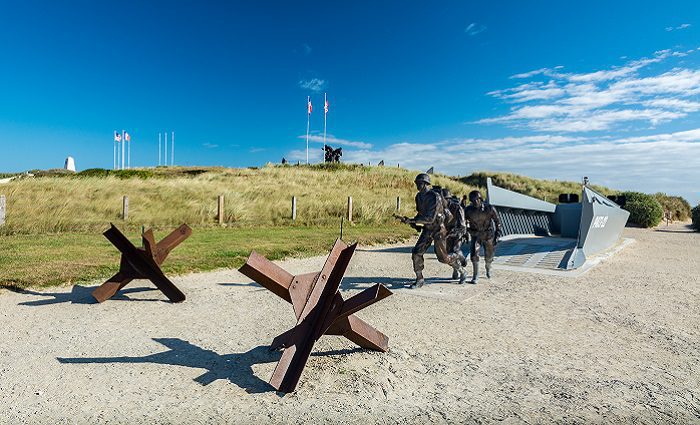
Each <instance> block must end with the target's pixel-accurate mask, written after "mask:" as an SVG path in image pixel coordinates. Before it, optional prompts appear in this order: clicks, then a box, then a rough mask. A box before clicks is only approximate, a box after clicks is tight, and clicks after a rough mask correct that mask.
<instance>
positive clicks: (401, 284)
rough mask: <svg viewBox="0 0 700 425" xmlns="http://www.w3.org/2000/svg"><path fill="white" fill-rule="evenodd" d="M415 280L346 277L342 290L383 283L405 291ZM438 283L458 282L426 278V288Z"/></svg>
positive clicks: (442, 278) (364, 287) (391, 287)
mask: <svg viewBox="0 0 700 425" xmlns="http://www.w3.org/2000/svg"><path fill="white" fill-rule="evenodd" d="M413 281H414V278H410V279H409V278H405V277H376V276H375V277H344V278H343V282H342V283H341V285H340V286H341V288H342V289H344V290H348V289H366V288H369V287H370V286H372V285H375V284H377V283H381V284H382V285H384V286H386V287H387V288H389V289H403V288H408V287H409V286H411V284H412V283H413ZM438 283H447V284H450V283H454V284H456V283H457V281H456V280H454V279H451V278H450V277H426V278H425V284H426V286H428V285H430V284H438Z"/></svg>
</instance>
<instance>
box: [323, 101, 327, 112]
mask: <svg viewBox="0 0 700 425" xmlns="http://www.w3.org/2000/svg"><path fill="white" fill-rule="evenodd" d="M323 110H324V111H325V113H326V114H327V113H328V99H326V104H325V105H323Z"/></svg>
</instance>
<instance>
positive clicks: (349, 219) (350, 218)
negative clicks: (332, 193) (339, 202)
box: [348, 196, 352, 221]
mask: <svg viewBox="0 0 700 425" xmlns="http://www.w3.org/2000/svg"><path fill="white" fill-rule="evenodd" d="M348 221H352V196H348Z"/></svg>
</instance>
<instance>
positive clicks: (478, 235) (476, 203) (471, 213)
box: [464, 190, 501, 283]
mask: <svg viewBox="0 0 700 425" xmlns="http://www.w3.org/2000/svg"><path fill="white" fill-rule="evenodd" d="M469 202H470V204H469V205H468V206H467V207H466V208H465V209H464V215H465V218H466V220H467V224H468V225H469V234H470V235H471V244H470V246H469V248H470V258H471V260H472V268H473V270H474V273H473V274H472V280H471V282H470V283H477V281H478V280H479V249H480V247H481V246H483V247H484V253H485V257H486V258H485V260H486V261H485V263H486V277H488V278H489V279H490V278H491V263H492V262H493V254H494V249H495V245H496V243H497V242H498V238H499V237H500V235H501V221H500V220H499V218H498V214H496V209H495V208H494V207H493V206H492V205H490V204H487V203H485V202H484V200H483V199H482V198H481V192H479V191H478V190H473V191H471V192H469Z"/></svg>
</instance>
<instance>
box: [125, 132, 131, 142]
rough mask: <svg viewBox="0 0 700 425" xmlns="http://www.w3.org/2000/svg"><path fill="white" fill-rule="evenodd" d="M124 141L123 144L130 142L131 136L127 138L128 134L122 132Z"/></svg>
mask: <svg viewBox="0 0 700 425" xmlns="http://www.w3.org/2000/svg"><path fill="white" fill-rule="evenodd" d="M124 141H125V142H130V141H131V136H129V133H126V132H124Z"/></svg>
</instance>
